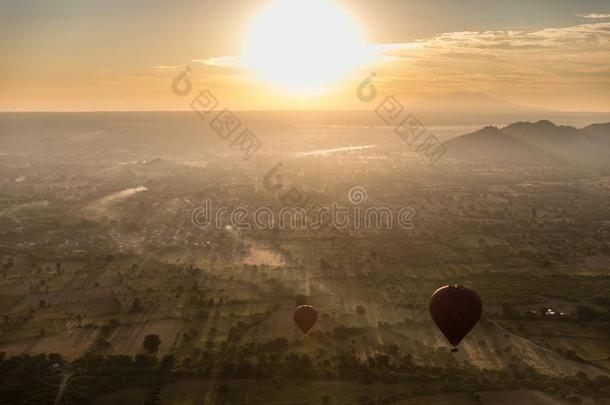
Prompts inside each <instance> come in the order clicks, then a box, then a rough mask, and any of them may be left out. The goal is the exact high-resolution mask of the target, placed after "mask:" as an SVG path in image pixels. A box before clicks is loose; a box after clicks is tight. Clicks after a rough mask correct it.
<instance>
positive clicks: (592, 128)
mask: <svg viewBox="0 0 610 405" xmlns="http://www.w3.org/2000/svg"><path fill="white" fill-rule="evenodd" d="M445 146H446V147H447V153H448V156H449V157H454V158H458V159H464V160H473V159H485V160H496V161H510V162H516V163H531V164H547V163H553V162H554V163H559V162H565V163H572V164H581V165H594V166H599V165H608V164H609V163H610V160H609V159H608V155H609V154H610V123H607V124H593V125H589V126H587V127H585V128H582V129H578V128H574V127H571V126H565V125H555V124H554V123H552V122H550V121H548V120H542V121H538V122H535V123H532V122H515V123H512V124H510V125H508V126H506V127H504V128H501V129H498V128H496V127H491V126H489V127H485V128H483V129H481V130H479V131H476V132H473V133H470V134H466V135H462V136H459V137H457V138H453V139H451V140H449V141H447V142H445Z"/></svg>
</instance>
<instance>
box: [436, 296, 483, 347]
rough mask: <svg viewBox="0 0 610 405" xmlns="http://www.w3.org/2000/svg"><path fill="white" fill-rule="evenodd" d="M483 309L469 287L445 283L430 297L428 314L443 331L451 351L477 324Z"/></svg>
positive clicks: (479, 299) (479, 300)
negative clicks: (451, 347) (451, 346)
mask: <svg viewBox="0 0 610 405" xmlns="http://www.w3.org/2000/svg"><path fill="white" fill-rule="evenodd" d="M482 311H483V304H482V303H481V298H480V297H479V296H478V295H477V293H476V292H474V291H472V290H471V289H470V288H467V287H464V286H461V285H446V286H444V287H441V288H439V289H438V290H436V291H435V292H434V294H432V298H430V314H431V315H432V319H434V323H436V326H438V328H439V329H440V330H441V332H443V335H445V337H446V338H447V340H448V341H449V343H451V345H453V347H454V349H453V350H452V351H457V348H456V346H457V345H458V344H459V343H460V342H461V341H462V339H464V337H465V336H466V335H467V334H468V332H470V330H471V329H472V328H473V327H474V325H476V324H477V322H478V321H479V318H480V317H481V312H482Z"/></svg>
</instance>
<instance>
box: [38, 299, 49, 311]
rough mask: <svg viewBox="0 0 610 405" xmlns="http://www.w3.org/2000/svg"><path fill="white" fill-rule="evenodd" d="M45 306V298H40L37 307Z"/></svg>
mask: <svg viewBox="0 0 610 405" xmlns="http://www.w3.org/2000/svg"><path fill="white" fill-rule="evenodd" d="M46 306H47V302H46V301H45V300H40V302H39V303H38V307H39V308H40V309H43V308H46Z"/></svg>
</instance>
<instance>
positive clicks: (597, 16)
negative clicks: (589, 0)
mask: <svg viewBox="0 0 610 405" xmlns="http://www.w3.org/2000/svg"><path fill="white" fill-rule="evenodd" d="M576 16H577V17H580V18H586V19H588V20H608V19H610V14H596V13H590V14H576Z"/></svg>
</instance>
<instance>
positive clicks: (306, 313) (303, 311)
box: [294, 305, 318, 333]
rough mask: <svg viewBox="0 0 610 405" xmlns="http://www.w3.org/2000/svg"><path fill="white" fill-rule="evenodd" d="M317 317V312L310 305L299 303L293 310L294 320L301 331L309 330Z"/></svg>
mask: <svg viewBox="0 0 610 405" xmlns="http://www.w3.org/2000/svg"><path fill="white" fill-rule="evenodd" d="M317 319H318V312H317V311H316V310H315V308H314V307H312V306H311V305H299V306H298V307H296V309H295V310H294V322H295V323H296V324H297V326H298V327H299V329H301V330H302V331H303V333H307V332H309V330H310V329H311V328H312V327H313V325H314V324H315V323H316V320H317Z"/></svg>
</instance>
